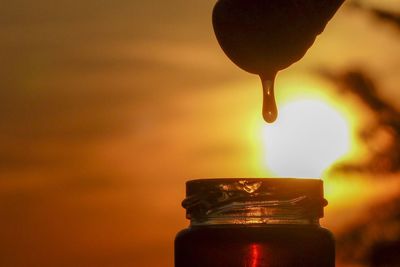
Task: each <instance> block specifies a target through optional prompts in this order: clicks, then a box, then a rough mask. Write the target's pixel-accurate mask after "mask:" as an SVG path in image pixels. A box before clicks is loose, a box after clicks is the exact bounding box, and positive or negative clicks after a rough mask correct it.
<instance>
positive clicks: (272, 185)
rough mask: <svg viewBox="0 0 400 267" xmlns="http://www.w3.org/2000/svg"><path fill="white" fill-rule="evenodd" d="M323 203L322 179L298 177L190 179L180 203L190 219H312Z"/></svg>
mask: <svg viewBox="0 0 400 267" xmlns="http://www.w3.org/2000/svg"><path fill="white" fill-rule="evenodd" d="M326 205H327V201H326V200H325V199H324V195H323V181H322V180H321V179H297V178H207V179H195V180H190V181H187V183H186V198H185V200H184V201H183V202H182V206H183V207H184V208H185V209H186V217H187V218H188V219H190V220H191V222H207V221H223V222H225V221H227V220H228V221H229V220H232V219H233V221H244V222H247V221H258V222H259V221H265V222H268V221H274V222H276V221H288V220H291V219H293V221H307V220H310V221H315V220H318V219H319V218H322V217H323V208H324V206H326ZM249 218H251V219H250V220H249Z"/></svg>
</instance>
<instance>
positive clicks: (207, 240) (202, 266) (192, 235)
mask: <svg viewBox="0 0 400 267" xmlns="http://www.w3.org/2000/svg"><path fill="white" fill-rule="evenodd" d="M334 266H335V247H334V240H333V237H332V235H331V234H330V232H329V231H328V230H326V229H324V228H321V227H318V226H311V225H307V226H298V225H293V226H292V225H269V226H245V227H244V226H236V225H230V226H218V225H214V226H192V227H191V228H189V229H186V230H183V231H181V232H180V233H179V234H178V235H177V237H176V239H175V267H334Z"/></svg>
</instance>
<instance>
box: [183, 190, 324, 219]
mask: <svg viewBox="0 0 400 267" xmlns="http://www.w3.org/2000/svg"><path fill="white" fill-rule="evenodd" d="M313 201H315V200H313ZM311 202H312V201H311V200H310V199H307V197H306V196H302V197H298V198H295V199H290V200H259V201H245V202H232V203H228V204H227V205H222V206H219V207H215V208H211V209H209V210H208V211H207V212H205V213H203V214H198V215H197V216H190V217H189V219H190V225H192V226H201V225H204V226H206V225H317V226H318V225H319V217H317V216H315V215H312V214H310V213H309V212H308V210H309V207H310V203H311Z"/></svg>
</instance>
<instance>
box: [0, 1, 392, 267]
mask: <svg viewBox="0 0 400 267" xmlns="http://www.w3.org/2000/svg"><path fill="white" fill-rule="evenodd" d="M365 3H371V4H372V5H375V6H378V7H379V6H382V7H384V8H391V9H396V10H398V11H400V6H399V4H398V3H397V2H396V1H394V0H379V1H378V0H376V1H365ZM213 4H214V1H204V0H202V1H199V0H197V1H183V0H170V1H161V0H155V1H125V0H120V1H112V2H111V1H103V0H101V1H91V0H85V1H80V2H79V3H74V2H71V1H66V0H61V1H56V2H54V1H46V0H39V1H27V0H17V1H8V2H7V3H2V4H1V5H0V6H1V8H0V9H1V11H0V12H1V16H0V60H1V62H2V64H0V88H1V90H0V120H1V123H0V148H1V149H0V198H1V201H0V213H1V214H2V216H1V217H2V219H1V220H0V236H1V240H2V243H1V245H0V249H1V251H2V255H1V257H0V265H1V266H13V267H14V266H32V267H33V266H42V267H43V266H60V267H61V266H99V267H100V266H121V267H122V266H148V267H151V266H154V267H156V266H165V267H168V266H173V254H172V252H173V239H174V235H175V233H176V232H177V231H178V230H179V229H182V228H183V227H186V225H187V221H185V219H184V210H183V209H182V208H181V207H180V201H181V200H182V199H183V197H184V182H185V181H186V180H187V179H189V178H198V177H233V176H236V177H247V176H268V175H271V172H270V170H268V169H267V168H266V167H265V162H264V158H263V157H264V156H265V153H267V152H266V151H265V150H263V137H262V127H265V126H264V123H263V121H262V117H261V114H260V110H261V89H260V87H259V86H260V85H259V81H258V78H257V77H255V76H253V75H250V74H247V73H245V72H243V71H241V70H240V69H238V68H237V67H236V66H234V65H233V64H232V63H231V62H230V61H229V60H228V59H227V58H226V57H225V55H224V54H223V52H222V51H221V49H220V48H219V46H218V44H217V42H216V40H215V37H214V34H213V32H212V27H211V19H210V15H211V10H212V6H213ZM383 24H384V23H383ZM395 32H396V30H395V29H394V28H392V27H390V26H389V25H382V23H381V22H379V23H377V22H376V20H374V19H373V18H372V17H370V16H368V15H366V14H365V13H363V12H362V11H359V10H354V9H351V8H348V7H346V6H344V7H342V8H341V10H340V11H339V12H338V13H337V14H336V16H335V17H334V19H333V20H332V21H331V22H330V23H329V24H328V27H327V28H326V31H325V32H324V33H323V34H322V35H321V36H319V37H318V38H317V41H316V43H315V45H314V46H313V47H312V48H311V49H310V50H309V52H308V53H307V54H306V56H305V57H304V59H303V60H302V61H301V62H299V63H296V64H294V65H293V66H291V67H290V68H289V69H288V70H285V71H283V72H282V73H281V74H280V75H279V76H278V80H277V83H276V86H277V90H278V92H277V97H278V105H284V104H285V101H286V102H287V101H289V100H288V99H287V98H290V95H292V94H295V95H296V96H298V97H302V92H304V94H305V95H303V97H306V96H307V94H308V95H309V94H314V95H318V93H317V92H316V90H317V91H318V90H320V89H321V88H322V89H323V90H327V89H329V88H333V87H334V85H332V84H331V83H329V82H328V81H324V80H323V79H322V78H321V77H318V76H317V74H316V71H315V70H317V69H322V68H329V69H332V70H339V71H340V70H342V69H344V68H347V67H352V66H361V67H362V68H363V69H365V70H366V71H368V72H370V73H373V74H376V76H375V77H380V78H379V79H378V80H377V83H378V84H379V85H380V86H381V88H382V91H381V93H382V94H383V95H385V96H386V97H387V98H389V99H393V101H398V100H397V99H400V98H399V96H400V91H399V90H397V86H398V84H400V75H398V70H399V68H400V65H399V64H400V46H399V45H398V44H399V38H400V37H399V36H400V35H396V34H393V33H395ZM296 84H298V86H296ZM315 84H317V85H315ZM307 85H309V86H310V87H312V88H311V89H310V88H306V89H304V90H303V89H301V90H300V89H298V88H305V87H307ZM280 88H281V89H280ZM279 90H281V92H279ZM313 90H314V92H313ZM322 95H325V96H329V99H331V100H329V101H331V102H332V103H336V105H338V106H342V107H343V109H344V110H347V112H349V113H351V114H352V116H353V117H354V118H353V119H354V120H356V121H357V122H358V123H359V124H360V123H361V122H364V121H368V118H365V117H363V115H364V114H368V113H366V111H365V110H363V109H362V107H359V105H358V104H356V103H354V102H352V101H353V100H351V99H350V98H346V99H342V98H340V95H339V94H337V93H335V92H332V91H329V92H327V93H326V94H325V93H323V94H322ZM395 104H400V103H395ZM278 120H279V118H278ZM352 130H355V129H352ZM352 140H353V139H352ZM311 141H312V140H310V142H311ZM353 141H354V140H353ZM357 149H362V147H358V148H357ZM356 151H358V150H356ZM329 181H330V180H329V179H328V180H327V181H326V183H327V195H328V198H329V196H330V197H331V199H330V203H331V207H332V208H331V209H330V210H329V209H328V211H327V218H326V219H325V221H324V222H325V223H326V225H328V226H329V227H331V228H332V229H334V230H335V231H339V230H340V227H339V226H340V225H342V224H344V223H345V222H343V219H341V220H337V219H335V216H337V214H340V212H342V211H343V209H346V208H350V207H354V210H356V211H358V210H360V209H361V208H360V203H362V201H364V200H375V199H379V198H381V194H386V195H388V194H392V193H394V191H395V188H396V185H397V184H396V182H395V180H390V179H389V181H390V182H388V183H389V184H390V186H387V185H383V184H382V183H380V182H379V181H375V182H371V181H370V180H368V181H366V180H365V179H364V178H362V177H361V178H359V179H356V180H353V181H352V182H349V183H351V186H352V188H353V189H354V191H351V192H349V190H348V189H346V188H347V187H346V186H347V184H346V183H347V182H346V179H344V178H342V179H339V180H336V181H331V182H329ZM393 181H394V182H393ZM388 188H391V189H393V191H390V190H389V191H388ZM355 192H356V193H355ZM355 195H356V196H355ZM343 197H346V198H347V199H351V201H349V202H351V205H350V204H349V205H345V204H343V202H339V200H340V199H343ZM335 200H337V202H336V204H335ZM355 214H356V213H355Z"/></svg>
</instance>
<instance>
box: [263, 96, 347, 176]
mask: <svg viewBox="0 0 400 267" xmlns="http://www.w3.org/2000/svg"><path fill="white" fill-rule="evenodd" d="M349 128H350V127H349V123H348V122H347V121H346V119H345V117H344V116H343V115H342V114H341V113H340V112H339V111H338V110H336V109H335V108H334V107H333V106H331V105H330V104H329V103H328V102H325V101H323V100H319V99H302V100H294V101H292V102H289V103H287V104H286V105H284V106H283V107H281V109H280V114H279V117H278V120H277V121H276V122H275V123H274V124H269V125H266V124H265V125H264V126H263V127H262V142H263V146H264V162H263V164H264V165H265V167H266V168H267V169H268V170H269V171H271V172H272V173H273V174H274V175H276V176H281V177H310V178H312V177H315V178H318V177H320V176H321V175H322V173H323V172H324V170H325V169H327V168H328V167H329V166H331V165H332V163H333V162H335V161H336V160H337V159H338V158H340V157H341V156H343V155H345V154H346V153H347V152H348V151H349V149H350V139H351V138H350V129H349Z"/></svg>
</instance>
